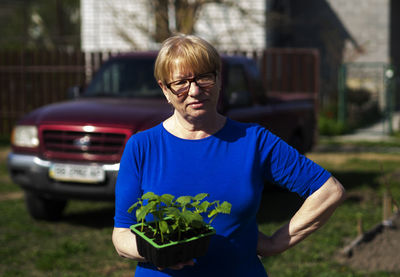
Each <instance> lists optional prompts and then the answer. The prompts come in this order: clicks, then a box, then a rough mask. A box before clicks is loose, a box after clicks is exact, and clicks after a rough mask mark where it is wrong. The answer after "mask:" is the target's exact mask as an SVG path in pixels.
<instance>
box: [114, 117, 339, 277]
mask: <svg viewBox="0 0 400 277" xmlns="http://www.w3.org/2000/svg"><path fill="white" fill-rule="evenodd" d="M330 176H331V175H330V173H329V172H327V171H326V170H324V169H323V168H321V167H320V166H319V165H317V164H315V163H314V162H312V161H311V160H309V159H307V158H306V157H305V156H303V155H301V154H299V153H298V152H297V151H296V150H295V149H293V148H292V147H290V146H289V145H287V144H286V143H285V142H284V141H283V140H281V139H280V138H279V137H277V136H276V135H274V134H272V133H271V132H269V131H268V130H267V129H265V128H264V127H262V126H260V125H257V124H250V123H240V122H237V121H233V120H231V119H227V121H226V123H225V125H224V127H223V128H222V129H221V130H219V131H218V132H217V133H215V134H214V135H212V136H209V137H207V138H204V139H199V140H186V139H181V138H178V137H176V136H174V135H172V134H170V133H169V132H168V131H167V130H165V128H164V127H163V125H162V124H159V125H157V126H155V127H154V128H151V129H149V130H146V131H143V132H140V133H138V134H136V135H134V136H132V137H131V138H130V139H129V141H128V143H127V145H126V147H125V150H124V153H123V156H122V159H121V163H120V170H119V173H118V178H117V184H116V199H115V204H116V205H115V224H114V226H115V227H123V228H129V227H130V225H132V224H134V223H136V219H135V215H134V213H132V214H130V213H128V212H127V210H128V208H129V207H130V206H131V205H132V204H133V203H134V202H136V201H137V199H138V198H139V197H140V196H141V195H142V194H143V193H146V192H148V191H152V192H154V193H156V194H164V193H169V194H173V195H175V196H176V197H179V196H182V195H196V194H198V193H204V192H205V193H209V195H210V196H209V197H208V198H207V200H208V201H210V202H211V201H214V200H220V201H221V202H222V201H229V202H230V203H231V204H232V210H231V214H229V215H218V216H217V217H216V219H215V220H214V221H213V222H212V226H213V227H214V228H215V229H216V231H217V234H216V235H215V236H214V237H213V238H212V240H211V243H210V247H209V250H208V252H207V255H206V256H205V257H201V258H198V259H197V260H196V265H195V266H193V267H185V268H184V269H183V270H176V271H174V270H164V271H162V272H161V271H158V270H157V269H155V268H154V267H153V266H152V265H150V264H146V263H139V264H138V266H137V267H136V272H135V276H136V277H139V276H190V277H195V276H209V277H211V276H231V277H233V276H253V277H258V276H260V277H261V276H267V274H266V272H265V270H264V267H263V265H262V264H261V262H260V261H259V259H258V257H257V253H256V247H257V234H258V229H257V222H256V215H257V211H258V208H259V206H260V201H261V196H262V190H263V185H264V183H265V181H269V182H272V183H275V184H278V185H280V186H282V187H285V188H287V189H289V190H290V191H293V192H296V193H298V194H299V195H301V196H302V197H307V196H309V195H310V194H312V193H313V192H314V191H316V190H317V189H318V188H320V187H321V186H322V185H323V184H324V183H325V182H326V181H327V179H328V178H329V177H330Z"/></svg>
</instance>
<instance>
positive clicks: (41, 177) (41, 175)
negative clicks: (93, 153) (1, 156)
mask: <svg viewBox="0 0 400 277" xmlns="http://www.w3.org/2000/svg"><path fill="white" fill-rule="evenodd" d="M52 164H53V162H52V161H47V160H43V159H40V158H38V157H36V156H32V155H23V154H16V153H13V152H11V153H9V154H8V157H7V166H8V171H9V173H10V176H11V179H12V180H13V182H15V183H16V184H18V185H19V186H21V188H22V189H24V190H30V191H34V192H37V193H39V194H41V195H43V196H48V197H51V198H58V199H71V198H76V199H86V200H113V199H114V192H115V182H116V179H117V175H118V170H119V163H116V164H97V165H98V166H101V167H102V168H103V170H104V173H105V179H104V181H102V182H99V183H79V182H65V181H57V180H55V179H52V178H51V177H50V176H49V169H50V167H51V165H52Z"/></svg>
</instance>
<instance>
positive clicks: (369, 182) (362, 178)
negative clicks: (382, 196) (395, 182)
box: [332, 171, 382, 190]
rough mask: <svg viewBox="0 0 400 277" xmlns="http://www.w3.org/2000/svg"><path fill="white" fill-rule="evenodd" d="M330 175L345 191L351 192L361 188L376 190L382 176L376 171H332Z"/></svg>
mask: <svg viewBox="0 0 400 277" xmlns="http://www.w3.org/2000/svg"><path fill="white" fill-rule="evenodd" d="M332 175H333V176H335V177H336V179H338V180H339V181H340V182H341V183H342V185H343V186H344V187H345V189H346V190H353V189H358V188H361V187H369V188H371V189H374V190H377V189H379V187H380V186H381V185H380V184H379V180H378V179H379V177H381V176H382V173H381V172H378V171H377V172H371V171H369V172H362V171H338V172H335V171H332Z"/></svg>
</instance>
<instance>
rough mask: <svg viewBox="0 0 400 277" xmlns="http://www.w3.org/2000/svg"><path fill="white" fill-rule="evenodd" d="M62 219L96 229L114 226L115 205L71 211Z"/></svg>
mask: <svg viewBox="0 0 400 277" xmlns="http://www.w3.org/2000/svg"><path fill="white" fill-rule="evenodd" d="M61 221H64V222H67V223H69V224H72V225H80V226H86V227H90V228H95V229H101V228H106V227H112V226H114V206H113V205H110V206H107V207H102V208H98V209H93V210H86V211H78V212H71V213H68V214H66V215H65V216H63V218H62V219H61Z"/></svg>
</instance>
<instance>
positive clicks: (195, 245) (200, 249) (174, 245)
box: [131, 223, 215, 268]
mask: <svg viewBox="0 0 400 277" xmlns="http://www.w3.org/2000/svg"><path fill="white" fill-rule="evenodd" d="M141 225H142V224H141V223H138V224H135V225H132V226H131V231H132V232H133V233H135V234H136V244H137V248H138V252H139V254H140V255H141V256H142V257H145V258H146V260H147V261H148V262H150V263H152V264H154V265H155V266H157V267H161V268H165V267H168V266H171V265H175V264H177V263H179V262H186V261H189V260H190V259H193V258H198V257H201V256H204V255H205V254H206V253H207V250H208V245H209V243H210V239H211V236H212V235H214V234H215V229H214V228H212V227H211V226H209V232H207V233H203V234H200V235H198V236H196V237H192V238H189V239H185V240H181V241H172V242H169V243H166V244H162V245H159V244H157V243H156V242H155V241H154V240H153V239H152V238H148V237H147V236H146V235H145V234H144V232H141V231H140V230H141Z"/></svg>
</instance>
